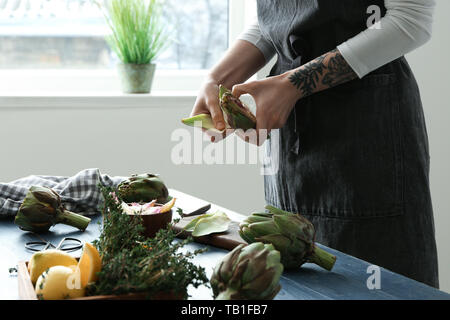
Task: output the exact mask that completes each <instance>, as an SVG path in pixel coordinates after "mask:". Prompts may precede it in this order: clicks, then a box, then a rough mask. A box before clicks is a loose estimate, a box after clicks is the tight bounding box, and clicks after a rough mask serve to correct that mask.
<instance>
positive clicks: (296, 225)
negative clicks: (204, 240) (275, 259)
mask: <svg viewBox="0 0 450 320" xmlns="http://www.w3.org/2000/svg"><path fill="white" fill-rule="evenodd" d="M266 209H267V210H269V213H254V214H252V215H251V216H250V217H248V218H247V219H246V220H245V221H243V222H242V223H241V224H240V226H239V234H240V236H241V237H242V239H244V240H245V241H246V242H248V243H253V242H263V243H270V244H273V246H274V247H275V249H277V250H278V251H280V253H281V263H282V264H283V265H284V267H285V268H286V269H294V268H300V267H301V266H302V265H303V264H304V263H306V262H311V263H315V264H317V265H319V266H321V267H322V268H324V269H326V270H329V271H331V270H332V269H333V266H334V264H335V262H336V257H335V256H334V255H332V254H330V253H328V252H326V251H325V250H322V249H321V248H319V247H317V246H316V245H315V243H314V239H315V229H314V226H313V224H312V223H311V222H310V221H308V220H307V219H306V218H304V217H302V216H301V215H299V214H293V213H290V212H286V211H282V210H280V209H277V208H275V207H272V206H267V207H266Z"/></svg>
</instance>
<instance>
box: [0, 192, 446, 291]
mask: <svg viewBox="0 0 450 320" xmlns="http://www.w3.org/2000/svg"><path fill="white" fill-rule="evenodd" d="M170 193H171V195H172V196H174V197H176V198H177V199H178V201H177V204H178V206H179V207H181V208H182V209H183V210H184V211H185V212H189V211H190V210H193V209H196V208H199V207H201V206H203V205H204V204H205V201H202V200H200V199H197V198H194V197H191V196H189V195H186V194H184V193H181V192H177V191H175V190H171V192H170ZM212 210H222V211H225V212H226V213H227V214H228V215H229V216H230V218H232V219H233V220H236V221H241V220H242V219H244V218H245V217H244V216H242V215H239V214H237V213H235V212H231V211H229V210H226V209H225V208H221V207H218V206H214V205H213V208H212ZM100 221H101V218H100V217H99V216H98V217H95V218H93V221H92V222H91V224H90V225H89V227H88V229H87V230H86V231H85V232H79V231H76V230H75V229H73V228H71V227H68V226H62V225H58V226H55V227H53V228H52V229H51V232H48V233H46V234H44V235H42V236H43V237H44V238H45V239H46V240H49V241H51V242H52V243H54V244H57V243H58V242H59V241H60V240H61V239H62V238H64V237H67V236H70V237H75V238H78V239H80V240H82V241H88V242H92V241H93V240H95V239H97V238H98V236H99V233H100V225H99V223H100ZM30 240H31V238H30V234H29V233H25V232H23V231H21V230H19V228H18V227H17V226H16V225H14V223H13V220H11V219H8V220H0V299H2V300H5V299H19V295H18V290H17V276H14V275H10V274H9V273H8V268H11V267H15V266H16V264H17V262H18V261H27V260H29V258H30V257H31V255H32V253H31V252H28V251H27V250H26V249H25V247H24V245H25V243H26V242H28V241H30ZM202 247H205V246H204V245H200V244H195V243H193V244H190V245H189V246H188V247H187V248H186V249H188V250H194V249H198V248H202ZM325 249H326V250H328V251H330V252H331V253H333V254H335V255H336V256H337V262H336V265H335V267H334V269H333V271H332V272H328V271H325V270H323V269H321V268H320V267H318V266H316V265H313V264H306V265H304V266H303V267H302V268H301V269H299V270H298V271H295V272H285V273H284V275H283V277H282V279H281V286H282V290H281V291H280V293H279V294H278V296H277V297H276V299H277V300H355V299H356V300H361V299H363V300H374V299H375V300H376V299H381V300H395V299H402V300H450V295H449V294H447V293H444V292H442V291H439V290H436V289H434V288H431V287H429V286H426V285H424V284H421V283H419V282H416V281H414V280H411V279H408V278H405V277H403V276H400V275H398V274H395V273H392V272H390V271H388V270H384V269H381V273H380V285H381V288H380V289H373V290H371V289H369V288H368V285H367V281H368V279H369V277H370V276H371V275H372V273H368V268H369V267H370V264H369V263H366V262H364V261H361V260H359V259H356V258H354V257H351V256H348V255H346V254H343V253H341V252H338V251H335V250H332V249H328V248H325ZM226 253H227V252H226V251H225V250H221V249H217V248H213V247H209V250H208V252H206V253H204V254H202V255H200V256H197V257H196V259H195V260H194V262H195V263H196V264H199V265H201V266H203V267H205V269H206V271H207V275H208V277H209V276H210V275H211V273H212V270H213V268H214V266H215V265H216V263H217V262H218V261H220V259H222V258H223V256H224V255H225V254H226ZM77 254H78V255H79V254H80V252H75V253H74V255H75V256H76V255H77ZM369 282H370V281H369ZM189 294H190V295H191V299H193V300H209V299H212V293H211V289H208V288H206V287H202V288H198V289H192V290H190V291H189Z"/></svg>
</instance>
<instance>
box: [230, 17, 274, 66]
mask: <svg viewBox="0 0 450 320" xmlns="http://www.w3.org/2000/svg"><path fill="white" fill-rule="evenodd" d="M238 39H239V40H245V41H248V42H250V43H251V44H253V45H254V46H255V47H257V48H258V49H259V50H260V51H261V52H262V54H263V55H264V57H265V58H266V62H269V61H270V60H271V59H272V58H273V56H274V55H275V49H274V47H273V46H272V43H271V42H270V41H267V40H266V39H265V38H264V37H263V36H262V34H261V29H260V28H259V23H258V18H256V17H255V19H253V21H252V23H251V24H249V25H248V26H247V28H246V30H245V31H244V32H242V33H241V34H240V35H239V37H238Z"/></svg>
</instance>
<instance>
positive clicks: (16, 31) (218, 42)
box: [0, 0, 256, 97]
mask: <svg viewBox="0 0 450 320" xmlns="http://www.w3.org/2000/svg"><path fill="white" fill-rule="evenodd" d="M101 1H103V0H101ZM165 3H166V7H165V11H164V19H165V21H166V23H167V24H168V26H170V27H171V28H172V29H173V32H172V38H173V40H174V41H173V42H172V46H171V47H170V48H168V49H167V50H166V51H165V52H164V53H162V54H161V55H160V57H159V58H158V61H157V63H158V67H157V70H156V75H155V80H154V82H153V89H152V92H153V93H154V94H155V95H163V96H167V95H169V96H172V95H173V94H175V92H176V93H177V94H178V93H179V94H181V95H182V96H185V95H189V96H192V95H195V94H196V92H197V90H198V89H199V87H200V85H201V83H202V81H203V79H204V77H205V74H206V73H207V70H208V69H209V68H210V67H211V66H212V65H214V64H215V63H216V62H217V61H218V60H219V59H220V57H221V55H222V54H223V53H224V52H225V50H226V49H227V48H228V45H229V43H232V42H233V41H234V39H236V37H237V36H238V35H239V33H240V32H242V30H243V29H244V27H245V24H246V21H247V20H251V18H253V16H254V14H255V12H256V7H255V6H256V2H255V0H187V1H180V0H165ZM108 32H109V29H108V28H107V26H106V24H105V21H104V17H103V16H102V14H101V12H100V11H99V9H98V8H97V7H96V6H95V5H94V4H93V3H92V0H0V96H11V97H16V96H24V95H25V96H35V95H39V96H42V95H43V96H55V95H56V96H80V95H81V96H83V95H88V96H91V95H101V96H104V95H113V96H115V95H117V94H121V87H120V81H119V78H118V75H117V72H116V68H115V64H116V62H117V58H116V57H114V55H113V54H112V53H111V51H110V49H109V47H108V46H107V45H106V42H105V40H104V35H105V34H107V33H108Z"/></svg>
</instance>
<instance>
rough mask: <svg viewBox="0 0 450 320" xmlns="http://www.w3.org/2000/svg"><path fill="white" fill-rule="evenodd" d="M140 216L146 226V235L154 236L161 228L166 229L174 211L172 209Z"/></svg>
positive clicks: (148, 236)
mask: <svg viewBox="0 0 450 320" xmlns="http://www.w3.org/2000/svg"><path fill="white" fill-rule="evenodd" d="M140 217H141V218H142V223H143V225H144V228H145V231H144V235H145V236H146V237H147V238H153V237H155V236H156V234H157V233H158V231H159V230H161V229H166V228H167V226H168V225H169V223H171V222H172V217H173V212H172V210H170V211H169V212H166V213H155V214H149V215H141V216H140Z"/></svg>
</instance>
